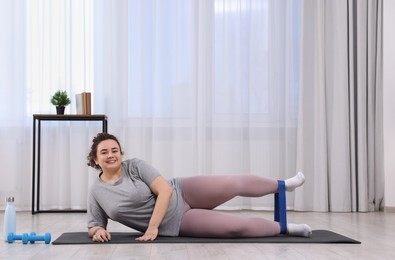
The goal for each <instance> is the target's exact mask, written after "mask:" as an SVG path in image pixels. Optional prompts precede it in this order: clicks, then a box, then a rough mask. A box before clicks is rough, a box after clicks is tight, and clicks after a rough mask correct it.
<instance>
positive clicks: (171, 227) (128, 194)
mask: <svg viewBox="0 0 395 260" xmlns="http://www.w3.org/2000/svg"><path fill="white" fill-rule="evenodd" d="M158 176H160V173H159V172H158V171H157V170H156V169H155V168H153V167H152V166H150V165H149V164H147V163H146V162H144V161H143V160H139V159H136V158H134V159H130V160H125V161H123V162H122V176H121V178H120V179H119V180H118V181H116V182H115V183H114V184H108V183H105V182H103V181H102V180H101V179H100V177H99V176H98V177H97V179H96V180H95V182H94V184H93V185H92V187H91V188H90V191H89V195H88V228H90V227H94V226H102V227H106V226H107V223H108V218H110V219H112V220H114V221H117V222H119V223H122V224H123V225H125V226H128V227H130V228H132V229H135V230H138V231H140V232H143V233H144V232H145V231H146V229H147V227H148V223H149V221H150V218H151V215H152V212H153V209H154V206H155V201H156V196H155V194H153V193H152V191H151V189H150V188H149V185H150V184H151V183H152V181H153V180H154V179H155V178H156V177H158ZM169 184H170V186H171V187H172V188H173V195H172V197H171V199H170V204H169V208H168V210H167V213H166V215H165V217H164V219H163V221H162V223H161V225H160V226H159V235H162V236H178V233H179V230H180V225H181V218H182V211H183V206H184V201H183V198H182V192H181V188H180V184H179V180H178V179H175V178H174V179H171V180H170V181H169Z"/></svg>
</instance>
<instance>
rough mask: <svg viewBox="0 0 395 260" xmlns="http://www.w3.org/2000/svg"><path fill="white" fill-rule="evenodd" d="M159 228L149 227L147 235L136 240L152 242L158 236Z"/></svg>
mask: <svg viewBox="0 0 395 260" xmlns="http://www.w3.org/2000/svg"><path fill="white" fill-rule="evenodd" d="M158 232H159V230H158V228H157V227H148V228H147V230H146V231H145V234H144V235H142V236H141V237H138V238H136V240H138V241H152V240H155V238H156V237H157V236H158Z"/></svg>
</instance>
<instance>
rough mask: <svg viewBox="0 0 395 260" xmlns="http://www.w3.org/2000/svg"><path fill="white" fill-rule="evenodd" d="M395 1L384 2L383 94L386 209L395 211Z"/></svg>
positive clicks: (387, 0) (386, 0)
mask: <svg viewBox="0 0 395 260" xmlns="http://www.w3.org/2000/svg"><path fill="white" fill-rule="evenodd" d="M394 14H395V0H385V1H384V17H383V18H384V19H383V22H384V24H383V26H384V34H383V49H384V53H383V58H384V60H383V70H384V77H383V92H384V107H383V110H384V111H383V114H384V115H383V117H384V118H383V120H384V174H385V195H384V197H385V202H384V203H385V208H386V210H388V211H394V210H395V27H394V26H395V15H394Z"/></svg>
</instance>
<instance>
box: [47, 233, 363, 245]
mask: <svg viewBox="0 0 395 260" xmlns="http://www.w3.org/2000/svg"><path fill="white" fill-rule="evenodd" d="M138 236H141V233H137V232H111V241H109V242H106V243H109V244H127V243H202V244H204V243H321V244H326V243H345V244H361V242H359V241H357V240H354V239H351V238H348V237H345V236H343V235H340V234H337V233H335V232H332V231H328V230H313V234H312V236H311V237H309V238H306V237H293V236H288V235H279V236H275V237H261V238H201V237H157V238H156V239H155V240H154V241H148V242H141V241H136V240H135V238H136V237H138ZM52 244H54V245H72V244H103V243H99V242H93V241H92V239H91V238H90V237H89V236H88V234H87V232H68V233H63V234H62V235H60V236H59V237H58V238H57V239H56V240H55V241H53V242H52Z"/></svg>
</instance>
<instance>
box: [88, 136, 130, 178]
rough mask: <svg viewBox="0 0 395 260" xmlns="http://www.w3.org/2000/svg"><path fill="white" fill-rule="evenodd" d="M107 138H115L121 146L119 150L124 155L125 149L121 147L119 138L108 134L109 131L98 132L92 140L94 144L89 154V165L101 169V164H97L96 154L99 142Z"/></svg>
mask: <svg viewBox="0 0 395 260" xmlns="http://www.w3.org/2000/svg"><path fill="white" fill-rule="evenodd" d="M105 140H114V141H115V142H117V144H118V146H119V150H120V152H121V155H123V151H122V148H121V144H120V143H119V141H118V139H117V138H116V137H115V136H113V135H112V134H108V133H98V134H97V135H96V136H95V137H94V138H93V140H92V146H91V151H90V152H89V154H88V157H87V159H88V165H89V166H91V167H93V168H95V169H98V170H100V169H101V168H100V166H99V165H97V164H96V163H95V159H96V154H97V146H98V145H99V143H101V142H102V141H105Z"/></svg>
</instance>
